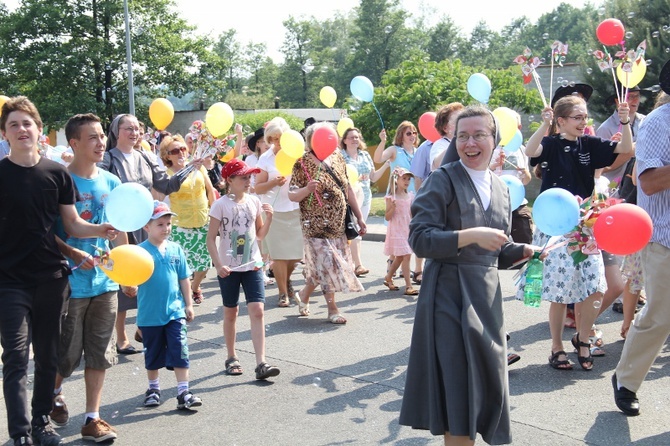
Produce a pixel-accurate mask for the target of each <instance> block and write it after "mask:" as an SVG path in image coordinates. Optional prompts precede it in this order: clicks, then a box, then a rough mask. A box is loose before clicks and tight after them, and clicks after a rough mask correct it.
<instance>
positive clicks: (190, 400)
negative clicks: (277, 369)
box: [137, 201, 202, 409]
mask: <svg viewBox="0 0 670 446" xmlns="http://www.w3.org/2000/svg"><path fill="white" fill-rule="evenodd" d="M173 215H176V214H175V213H174V212H172V211H170V208H169V207H168V206H167V204H165V203H163V202H160V201H154V212H153V215H152V216H151V220H149V223H147V225H146V226H145V227H144V229H145V230H146V231H147V234H148V239H147V240H146V241H144V242H142V243H140V245H139V246H141V247H142V248H144V249H146V250H147V251H148V252H149V254H151V257H153V260H154V271H153V273H152V274H151V277H150V278H149V280H147V281H146V282H145V283H143V284H142V285H140V286H139V289H138V292H137V326H138V327H140V329H141V330H142V337H143V338H144V347H145V349H146V351H145V353H144V365H145V368H146V369H147V376H148V378H149V389H148V390H147V391H146V393H145V395H144V405H145V406H146V407H152V406H158V405H160V402H161V401H160V399H161V392H160V385H159V381H158V370H159V369H161V368H163V367H166V368H167V369H168V370H172V369H174V373H175V376H176V377H177V394H178V396H177V409H190V408H192V407H197V406H201V405H202V400H201V399H200V398H198V397H197V396H195V395H193V393H191V391H190V390H189V388H188V367H189V360H188V344H187V339H186V322H190V321H192V320H193V317H194V313H193V301H192V300H191V281H190V279H189V276H190V275H191V271H189V268H188V265H187V263H186V255H185V254H184V251H183V250H182V248H181V246H179V245H178V244H176V243H174V242H171V241H169V240H168V237H169V236H170V231H171V229H172V222H171V220H172V216H173Z"/></svg>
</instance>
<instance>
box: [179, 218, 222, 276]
mask: <svg viewBox="0 0 670 446" xmlns="http://www.w3.org/2000/svg"><path fill="white" fill-rule="evenodd" d="M170 240H172V241H173V242H175V243H177V244H178V245H179V246H181V247H182V249H183V250H184V252H185V253H186V261H187V263H188V267H189V269H190V270H191V271H192V272H195V271H207V270H208V269H210V268H211V267H212V260H211V258H210V256H209V252H208V251H207V225H205V226H203V227H201V228H181V227H179V226H173V227H172V234H170Z"/></svg>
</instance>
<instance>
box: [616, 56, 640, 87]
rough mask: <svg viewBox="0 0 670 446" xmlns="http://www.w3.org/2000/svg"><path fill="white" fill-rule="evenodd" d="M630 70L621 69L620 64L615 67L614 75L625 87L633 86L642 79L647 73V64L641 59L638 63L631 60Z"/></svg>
mask: <svg viewBox="0 0 670 446" xmlns="http://www.w3.org/2000/svg"><path fill="white" fill-rule="evenodd" d="M631 69H632V72H630V73H627V72H625V71H623V70H622V69H621V65H619V66H618V67H616V77H617V79H619V82H621V85H623V86H624V87H626V88H633V87H634V86H636V85H637V84H639V83H640V82H642V79H644V76H645V75H646V74H647V64H646V63H645V62H644V59H642V60H641V61H640V62H639V63H638V62H633V64H632V65H631Z"/></svg>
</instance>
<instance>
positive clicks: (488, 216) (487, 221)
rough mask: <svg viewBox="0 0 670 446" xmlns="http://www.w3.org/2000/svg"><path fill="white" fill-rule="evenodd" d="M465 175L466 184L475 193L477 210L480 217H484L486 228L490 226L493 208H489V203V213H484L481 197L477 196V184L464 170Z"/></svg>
mask: <svg viewBox="0 0 670 446" xmlns="http://www.w3.org/2000/svg"><path fill="white" fill-rule="evenodd" d="M463 170H465V169H463ZM465 177H466V178H467V179H468V184H469V185H470V188H471V189H472V192H474V193H475V200H477V204H478V205H479V211H480V212H481V213H482V217H484V223H486V227H487V228H490V227H491V220H492V219H493V210H491V205H489V210H491V212H489V213H488V214H489V215H486V211H485V210H484V203H482V198H481V197H480V196H479V192H477V186H475V183H474V182H473V181H472V178H470V174H469V173H468V172H467V171H465Z"/></svg>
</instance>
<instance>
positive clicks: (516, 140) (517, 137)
mask: <svg viewBox="0 0 670 446" xmlns="http://www.w3.org/2000/svg"><path fill="white" fill-rule="evenodd" d="M521 144H523V135H522V134H521V130H517V131H516V133H515V134H514V136H512V139H510V141H509V142H508V143H507V145H506V146H504V147H503V150H504V151H505V153H506V154H508V155H509V154H511V153H514V152H516V151H517V150H519V148H520V147H521Z"/></svg>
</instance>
